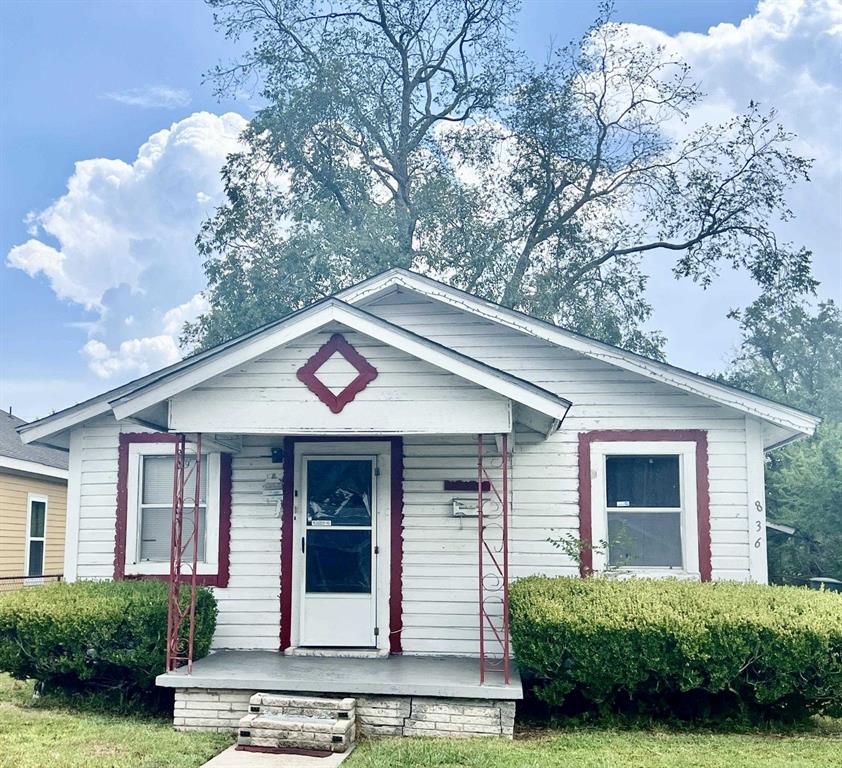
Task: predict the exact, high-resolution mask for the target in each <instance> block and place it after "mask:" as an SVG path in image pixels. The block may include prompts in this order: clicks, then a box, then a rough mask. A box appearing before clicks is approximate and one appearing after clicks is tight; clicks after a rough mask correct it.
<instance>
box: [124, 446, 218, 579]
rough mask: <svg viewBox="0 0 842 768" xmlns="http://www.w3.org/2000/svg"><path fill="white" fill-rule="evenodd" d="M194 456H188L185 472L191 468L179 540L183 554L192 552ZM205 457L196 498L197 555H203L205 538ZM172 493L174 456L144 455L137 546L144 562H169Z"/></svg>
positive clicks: (204, 457)
mask: <svg viewBox="0 0 842 768" xmlns="http://www.w3.org/2000/svg"><path fill="white" fill-rule="evenodd" d="M194 462H195V460H194V459H188V461H187V463H186V465H185V476H187V475H188V472H190V479H189V480H188V482H187V483H186V485H187V487H186V489H185V496H184V528H183V531H182V544H183V545H184V546H185V552H184V557H185V558H186V559H191V558H192V556H193V540H192V537H193V533H194V531H193V527H194V523H193V502H194V495H195V492H194V488H195V480H194V477H195V476H194V475H193V474H192V472H191V470H192V468H193V464H194ZM207 464H208V462H207V457H206V456H203V457H202V476H201V478H200V494H201V496H200V500H199V504H200V506H199V542H198V543H199V553H198V559H199V560H202V561H203V560H204V559H205V543H206V539H207V523H206V517H207V487H208V483H207ZM172 493H173V457H172V456H144V457H143V463H142V465H141V497H140V520H139V521H138V529H139V537H140V546H139V547H138V551H139V558H138V559H139V560H141V561H147V562H168V561H169V559H170V543H171V540H172Z"/></svg>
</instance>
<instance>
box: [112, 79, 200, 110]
mask: <svg viewBox="0 0 842 768" xmlns="http://www.w3.org/2000/svg"><path fill="white" fill-rule="evenodd" d="M103 98H105V99H109V100H110V101H116V102H118V103H119V104H125V105H126V106H129V107H140V108H141V109H155V108H163V109H175V108H177V107H186V106H187V105H188V104H189V103H190V91H187V90H185V89H184V88H172V87H170V86H168V85H145V86H143V87H142V88H126V89H124V90H122V91H109V92H108V93H104V94H103Z"/></svg>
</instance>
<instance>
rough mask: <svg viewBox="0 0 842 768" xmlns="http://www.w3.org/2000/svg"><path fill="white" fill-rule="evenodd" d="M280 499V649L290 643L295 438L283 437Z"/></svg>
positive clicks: (288, 645) (282, 649)
mask: <svg viewBox="0 0 842 768" xmlns="http://www.w3.org/2000/svg"><path fill="white" fill-rule="evenodd" d="M283 466H284V468H283V472H284V477H283V481H282V487H283V491H282V493H283V497H282V499H281V626H280V638H279V641H280V650H281V651H285V650H286V649H287V648H289V647H290V646H291V645H292V545H293V542H292V517H293V514H294V512H295V439H294V438H292V437H285V438H284V465H283Z"/></svg>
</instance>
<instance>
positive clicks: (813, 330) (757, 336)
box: [722, 297, 842, 421]
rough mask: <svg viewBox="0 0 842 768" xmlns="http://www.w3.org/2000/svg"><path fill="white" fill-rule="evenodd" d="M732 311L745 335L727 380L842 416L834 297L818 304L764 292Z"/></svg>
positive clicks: (831, 417) (841, 360)
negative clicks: (749, 304)
mask: <svg viewBox="0 0 842 768" xmlns="http://www.w3.org/2000/svg"><path fill="white" fill-rule="evenodd" d="M731 314H732V316H733V317H735V318H736V319H737V320H738V321H739V323H740V331H741V333H742V340H741V342H740V346H739V349H738V350H737V354H736V356H735V358H734V361H733V362H732V363H731V366H730V368H729V369H728V371H727V372H726V373H725V374H724V375H723V376H722V378H723V379H724V380H725V381H727V382H728V383H729V384H733V385H735V386H737V387H742V388H743V389H747V390H749V391H751V392H756V393H758V394H761V395H764V396H765V397H770V398H772V399H773V400H778V401H780V402H784V403H787V404H788V405H792V406H795V407H796V408H802V409H804V410H806V411H809V412H810V413H815V414H817V415H818V416H821V417H822V418H823V419H826V420H828V421H842V313H840V311H839V307H838V306H837V305H836V304H835V303H834V302H833V301H825V302H821V303H819V304H818V306H816V307H815V308H813V307H810V306H809V305H808V304H806V303H804V302H801V301H797V300H795V301H794V300H791V299H790V300H784V301H780V300H778V299H776V298H775V297H763V298H761V299H759V300H758V301H756V302H755V303H754V304H752V305H751V306H749V307H747V308H746V309H745V310H742V311H738V312H732V313H731Z"/></svg>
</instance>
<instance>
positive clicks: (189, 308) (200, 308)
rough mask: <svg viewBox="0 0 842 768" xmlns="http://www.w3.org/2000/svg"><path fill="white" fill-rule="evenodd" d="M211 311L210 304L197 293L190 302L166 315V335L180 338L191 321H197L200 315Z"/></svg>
mask: <svg viewBox="0 0 842 768" xmlns="http://www.w3.org/2000/svg"><path fill="white" fill-rule="evenodd" d="M209 309H210V302H209V301H208V300H207V299H206V298H205V297H204V296H203V295H202V294H201V293H197V294H196V295H195V296H193V298H192V299H190V301H185V302H184V304H179V305H178V306H177V307H173V308H172V309H171V310H170V311H169V312H167V313H166V314H165V315H164V333H168V334H170V336H178V334H180V333H181V329H182V327H183V326H184V324H185V323H186V322H188V321H189V320H195V319H196V318H197V317H198V316H199V315H201V314H202V313H204V312H207V311H208V310H209Z"/></svg>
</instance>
